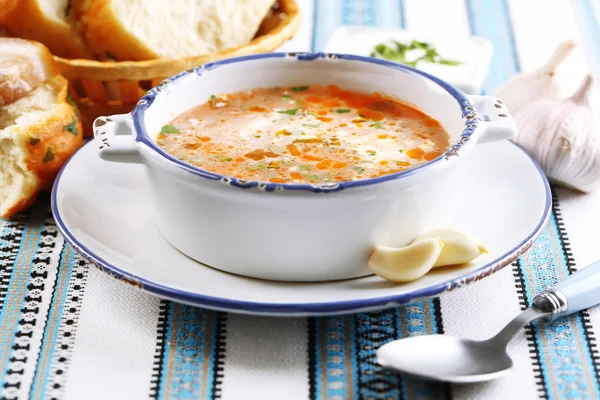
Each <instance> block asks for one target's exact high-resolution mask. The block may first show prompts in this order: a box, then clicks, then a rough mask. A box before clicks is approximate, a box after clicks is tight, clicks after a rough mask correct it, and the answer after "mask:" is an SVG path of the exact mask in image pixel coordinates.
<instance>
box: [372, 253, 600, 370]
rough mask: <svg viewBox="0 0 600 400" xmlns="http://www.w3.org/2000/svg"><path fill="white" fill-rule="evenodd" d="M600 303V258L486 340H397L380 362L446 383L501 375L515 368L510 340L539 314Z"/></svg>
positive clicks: (541, 296)
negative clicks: (513, 366)
mask: <svg viewBox="0 0 600 400" xmlns="http://www.w3.org/2000/svg"><path fill="white" fill-rule="evenodd" d="M598 303H600V261H596V262H595V263H593V264H592V265H590V266H588V267H586V268H584V269H582V270H581V271H578V272H576V273H574V274H573V275H571V276H569V277H568V278H567V279H565V280H564V281H562V282H560V283H558V284H557V285H556V286H554V287H553V288H551V289H548V290H546V291H545V292H543V293H540V294H538V295H537V296H535V298H534V299H533V304H532V306H531V307H529V308H528V309H526V310H525V311H523V312H522V313H521V314H519V315H518V316H517V317H516V318H515V319H513V320H512V321H511V322H510V323H509V324H508V325H506V327H504V329H502V330H501V331H500V333H498V334H497V335H496V336H494V337H492V338H490V339H487V340H483V341H477V340H469V339H459V338H455V337H452V336H444V335H427V336H415V337H411V338H406V339H400V340H395V341H393V342H389V343H386V344H384V345H383V346H381V347H380V348H379V349H378V350H377V362H378V363H379V364H380V365H382V366H384V367H388V368H392V369H395V370H398V371H400V372H405V373H408V374H410V375H415V376H418V377H422V378H426V379H433V380H439V381H446V382H483V381H488V380H492V379H496V378H499V377H501V376H503V375H505V374H506V373H508V371H510V369H511V368H512V360H511V359H510V357H509V356H508V354H507V353H506V347H507V346H508V343H509V342H510V340H511V339H512V338H513V337H514V336H515V334H516V333H517V332H519V330H521V328H523V327H524V326H525V325H527V324H529V323H530V322H532V321H535V320H537V319H542V318H543V319H545V320H548V321H551V320H554V319H556V318H559V317H562V316H565V315H569V314H572V313H575V312H577V311H581V310H583V309H586V308H588V307H591V306H594V305H596V304H598Z"/></svg>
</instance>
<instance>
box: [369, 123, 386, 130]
mask: <svg viewBox="0 0 600 400" xmlns="http://www.w3.org/2000/svg"><path fill="white" fill-rule="evenodd" d="M371 127H372V128H375V129H382V128H383V127H382V126H381V124H380V123H379V122H375V123H374V124H373V125H371Z"/></svg>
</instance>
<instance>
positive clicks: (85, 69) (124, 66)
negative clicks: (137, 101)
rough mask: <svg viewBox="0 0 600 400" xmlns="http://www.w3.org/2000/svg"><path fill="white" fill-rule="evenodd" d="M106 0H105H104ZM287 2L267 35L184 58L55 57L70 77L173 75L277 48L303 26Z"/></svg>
mask: <svg viewBox="0 0 600 400" xmlns="http://www.w3.org/2000/svg"><path fill="white" fill-rule="evenodd" d="M103 1H105V0H103ZM280 4H281V5H285V13H286V18H285V19H284V20H281V21H280V23H279V25H278V26H277V27H276V28H275V29H273V30H272V31H270V32H269V33H268V34H265V35H264V36H258V37H256V38H255V39H253V40H252V41H251V42H250V43H248V44H246V45H244V46H240V47H236V48H232V49H227V50H222V51H220V52H217V53H211V54H205V55H201V56H194V57H187V58H180V59H175V60H172V59H158V60H146V61H119V62H100V61H92V60H68V59H64V58H61V57H54V60H55V62H56V63H57V65H58V68H59V70H60V72H61V74H63V76H65V77H67V78H85V79H93V80H102V81H118V80H151V79H156V78H164V77H168V76H172V75H175V74H177V73H178V72H181V71H183V70H186V69H189V68H193V67H196V66H198V65H202V64H205V63H207V62H211V61H216V60H221V59H224V58H230V57H238V56H245V55H250V54H257V53H264V52H268V51H273V50H274V49H276V48H277V47H279V46H281V45H282V44H283V43H284V42H285V41H287V40H288V39H290V38H291V37H293V36H294V34H295V33H296V30H297V29H298V27H299V26H300V17H301V15H300V9H299V8H298V5H297V4H296V2H295V1H294V0H285V1H283V0H281V1H280Z"/></svg>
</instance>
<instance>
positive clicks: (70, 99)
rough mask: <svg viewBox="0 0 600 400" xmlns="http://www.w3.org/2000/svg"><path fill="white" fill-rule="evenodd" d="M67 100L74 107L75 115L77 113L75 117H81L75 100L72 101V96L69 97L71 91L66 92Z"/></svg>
mask: <svg viewBox="0 0 600 400" xmlns="http://www.w3.org/2000/svg"><path fill="white" fill-rule="evenodd" d="M67 101H68V102H69V104H70V105H72V106H73V108H74V109H75V115H77V118H79V117H81V113H79V109H78V108H77V104H75V102H74V101H73V98H72V97H71V93H67Z"/></svg>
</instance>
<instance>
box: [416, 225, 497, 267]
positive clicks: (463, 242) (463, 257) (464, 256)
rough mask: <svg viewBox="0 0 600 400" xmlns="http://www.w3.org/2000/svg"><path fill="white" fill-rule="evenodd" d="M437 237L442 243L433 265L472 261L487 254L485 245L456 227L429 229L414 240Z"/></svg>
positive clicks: (458, 263)
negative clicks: (442, 245)
mask: <svg viewBox="0 0 600 400" xmlns="http://www.w3.org/2000/svg"><path fill="white" fill-rule="evenodd" d="M430 238H438V239H440V240H441V241H442V242H443V243H444V247H443V248H442V252H441V253H440V256H439V257H438V259H437V260H436V261H435V264H433V267H434V268H435V267H446V266H448V265H460V264H466V263H468V262H471V261H473V260H474V259H476V258H477V257H479V256H480V255H482V254H488V253H489V251H488V249H487V247H485V246H484V245H483V244H481V243H479V242H478V241H477V240H475V238H474V237H473V236H471V235H470V234H469V233H467V232H465V231H463V230H460V229H456V228H439V229H434V230H432V231H429V232H427V233H425V234H423V235H421V236H419V237H417V238H416V239H415V241H418V240H423V239H430Z"/></svg>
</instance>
